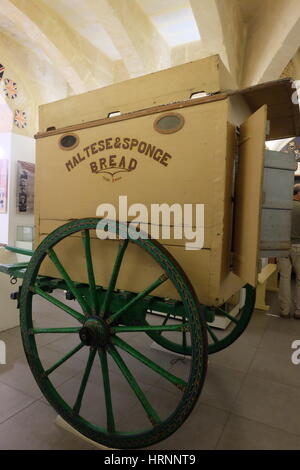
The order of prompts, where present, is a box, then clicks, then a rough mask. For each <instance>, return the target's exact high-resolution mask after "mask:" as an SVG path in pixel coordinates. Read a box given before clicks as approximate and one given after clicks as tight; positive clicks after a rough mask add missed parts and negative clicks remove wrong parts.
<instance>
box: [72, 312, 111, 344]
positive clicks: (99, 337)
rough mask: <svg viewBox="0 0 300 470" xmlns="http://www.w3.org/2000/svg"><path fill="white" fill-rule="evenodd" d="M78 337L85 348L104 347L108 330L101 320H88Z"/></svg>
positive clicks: (108, 334)
mask: <svg viewBox="0 0 300 470" xmlns="http://www.w3.org/2000/svg"><path fill="white" fill-rule="evenodd" d="M79 337H80V339H81V341H82V343H83V344H85V345H86V346H94V347H104V346H105V345H106V344H107V343H108V342H109V337H110V333H109V328H108V326H107V325H106V323H105V322H104V321H103V320H102V319H101V318H95V317H92V318H88V319H87V320H86V322H85V323H84V325H83V327H82V328H81V330H80V332H79Z"/></svg>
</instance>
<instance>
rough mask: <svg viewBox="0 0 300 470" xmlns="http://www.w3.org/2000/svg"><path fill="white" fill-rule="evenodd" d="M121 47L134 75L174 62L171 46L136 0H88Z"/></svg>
mask: <svg viewBox="0 0 300 470" xmlns="http://www.w3.org/2000/svg"><path fill="white" fill-rule="evenodd" d="M85 3H86V6H87V8H89V10H90V11H93V12H94V13H95V16H96V17H97V18H98V20H99V21H101V23H102V25H103V27H104V28H105V30H106V32H107V33H108V34H109V36H110V38H111V40H112V42H113V44H114V46H115V47H116V49H117V50H118V52H119V54H120V56H121V59H122V61H123V62H124V65H125V67H126V69H127V71H128V74H129V76H130V77H137V76H140V75H144V74H145V73H149V72H153V71H156V70H158V69H160V68H165V67H168V66H170V48H169V46H168V45H167V44H166V42H165V41H164V39H163V38H162V37H161V36H160V34H159V33H158V32H157V30H156V28H155V27H154V25H153V24H152V22H151V20H150V19H149V17H148V16H147V15H146V14H145V13H144V12H143V10H142V9H141V8H140V7H139V5H138V4H137V3H136V2H135V0H122V2H120V1H119V0H85Z"/></svg>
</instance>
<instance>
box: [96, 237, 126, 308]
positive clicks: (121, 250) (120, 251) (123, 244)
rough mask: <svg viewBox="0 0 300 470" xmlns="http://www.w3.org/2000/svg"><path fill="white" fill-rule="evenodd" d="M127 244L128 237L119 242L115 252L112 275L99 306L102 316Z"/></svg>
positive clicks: (110, 295)
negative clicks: (100, 306)
mask: <svg viewBox="0 0 300 470" xmlns="http://www.w3.org/2000/svg"><path fill="white" fill-rule="evenodd" d="M127 246H128V239H126V240H124V241H122V242H121V243H120V244H119V248H118V253H117V256H116V260H115V264H114V267H113V272H112V275H111V278H110V281H109V285H108V288H107V291H106V294H105V298H104V301H103V305H102V308H101V316H104V314H105V312H107V311H108V310H109V306H110V302H111V298H112V294H113V292H114V289H115V287H116V283H117V279H118V275H119V272H120V268H121V264H122V260H123V257H124V254H125V251H126V248H127Z"/></svg>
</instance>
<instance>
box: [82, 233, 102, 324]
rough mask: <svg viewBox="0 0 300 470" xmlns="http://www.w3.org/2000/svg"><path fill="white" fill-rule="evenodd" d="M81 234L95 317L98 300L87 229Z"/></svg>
mask: <svg viewBox="0 0 300 470" xmlns="http://www.w3.org/2000/svg"><path fill="white" fill-rule="evenodd" d="M81 234H82V242H83V246H84V252H85V260H86V268H87V274H88V280H89V290H90V294H91V302H92V312H93V314H94V315H97V314H98V299H97V293H96V282H95V275H94V268H93V260H92V254H91V238H90V231H89V230H88V229H85V230H83V231H82V232H81Z"/></svg>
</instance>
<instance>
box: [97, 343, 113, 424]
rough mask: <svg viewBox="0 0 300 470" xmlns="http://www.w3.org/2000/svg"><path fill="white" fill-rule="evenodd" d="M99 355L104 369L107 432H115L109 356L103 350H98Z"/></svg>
mask: <svg viewBox="0 0 300 470" xmlns="http://www.w3.org/2000/svg"><path fill="white" fill-rule="evenodd" d="M98 354H99V358H100V362H101V368H102V377H103V387H104V395H105V404H106V420H107V431H108V432H115V430H116V428H115V420H114V412H113V407H112V399H111V390H110V380H109V371H108V364H107V354H106V351H103V350H102V349H99V350H98Z"/></svg>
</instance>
